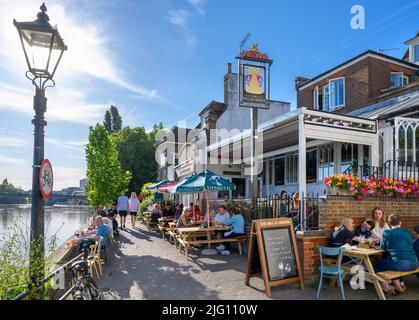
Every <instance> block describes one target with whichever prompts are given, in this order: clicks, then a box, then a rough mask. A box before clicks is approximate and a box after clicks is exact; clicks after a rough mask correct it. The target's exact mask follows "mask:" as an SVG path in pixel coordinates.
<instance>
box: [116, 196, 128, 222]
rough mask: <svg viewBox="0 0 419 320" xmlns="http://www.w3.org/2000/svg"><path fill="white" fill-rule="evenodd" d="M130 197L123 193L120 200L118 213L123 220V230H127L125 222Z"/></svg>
mask: <svg viewBox="0 0 419 320" xmlns="http://www.w3.org/2000/svg"><path fill="white" fill-rule="evenodd" d="M128 201H129V199H128V197H127V196H126V195H125V192H124V191H122V192H121V196H120V197H119V198H118V213H119V216H120V218H121V229H125V221H126V219H127V215H128V210H129V204H128Z"/></svg>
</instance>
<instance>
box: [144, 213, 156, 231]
mask: <svg viewBox="0 0 419 320" xmlns="http://www.w3.org/2000/svg"><path fill="white" fill-rule="evenodd" d="M144 224H145V225H146V227H147V230H148V231H151V227H157V226H158V222H157V221H151V217H148V216H145V217H144Z"/></svg>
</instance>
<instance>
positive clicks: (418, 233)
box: [413, 224, 419, 277]
mask: <svg viewBox="0 0 419 320" xmlns="http://www.w3.org/2000/svg"><path fill="white" fill-rule="evenodd" d="M413 238H415V242H414V244H413V247H414V249H415V253H416V257H417V258H418V260H419V224H416V225H415V226H414V227H413ZM418 277H419V275H418Z"/></svg>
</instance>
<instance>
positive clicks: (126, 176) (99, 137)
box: [86, 124, 131, 206]
mask: <svg viewBox="0 0 419 320" xmlns="http://www.w3.org/2000/svg"><path fill="white" fill-rule="evenodd" d="M86 160H87V180H88V182H87V194H88V198H89V200H90V202H91V204H92V205H93V206H101V205H106V204H109V202H110V201H111V200H112V199H115V198H116V197H117V196H118V195H119V193H120V192H121V191H122V190H125V191H126V190H127V188H128V185H129V183H130V181H131V172H129V171H124V170H123V169H122V167H121V164H120V162H119V159H118V151H117V149H116V146H115V143H114V141H113V140H112V139H111V137H110V135H109V133H108V132H107V130H106V129H105V126H103V125H101V124H96V126H95V127H90V129H89V143H88V144H87V145H86Z"/></svg>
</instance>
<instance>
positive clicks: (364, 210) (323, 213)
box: [297, 196, 419, 285]
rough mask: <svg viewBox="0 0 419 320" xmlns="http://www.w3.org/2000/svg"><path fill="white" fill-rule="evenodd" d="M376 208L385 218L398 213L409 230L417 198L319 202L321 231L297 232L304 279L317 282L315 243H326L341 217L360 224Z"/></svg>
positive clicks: (418, 211) (418, 213) (417, 213)
mask: <svg viewBox="0 0 419 320" xmlns="http://www.w3.org/2000/svg"><path fill="white" fill-rule="evenodd" d="M375 207H379V208H381V209H382V210H384V212H385V213H386V215H387V217H388V216H389V215H390V214H392V213H397V214H400V215H401V217H402V226H403V227H405V228H407V229H409V230H412V228H413V226H414V225H415V224H417V223H419V199H418V198H416V199H414V198H376V197H367V198H365V199H364V200H355V199H354V197H352V196H328V197H327V198H326V199H322V200H320V203H319V212H320V216H319V223H320V228H321V231H306V232H297V246H298V251H299V255H300V262H301V268H302V271H303V275H304V282H305V283H306V284H308V285H311V284H313V283H317V281H318V274H319V271H318V270H319V265H320V257H319V252H318V251H317V250H316V249H315V247H316V246H327V244H328V242H329V239H330V236H331V233H332V231H333V230H334V228H335V227H336V226H337V225H339V222H340V219H341V218H343V217H351V218H353V219H354V222H355V225H359V224H360V223H361V222H362V221H363V220H364V219H365V217H370V216H371V212H372V210H373V209H374V208H375Z"/></svg>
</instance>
